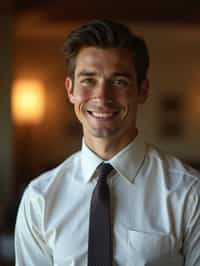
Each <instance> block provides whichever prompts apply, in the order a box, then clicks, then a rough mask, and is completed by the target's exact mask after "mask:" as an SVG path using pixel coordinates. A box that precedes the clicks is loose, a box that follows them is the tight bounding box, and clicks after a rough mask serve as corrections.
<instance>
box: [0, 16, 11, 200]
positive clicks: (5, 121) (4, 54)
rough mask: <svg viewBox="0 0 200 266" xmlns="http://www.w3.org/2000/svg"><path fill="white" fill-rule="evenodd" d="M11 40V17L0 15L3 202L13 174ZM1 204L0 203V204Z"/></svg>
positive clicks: (0, 180) (0, 182)
mask: <svg viewBox="0 0 200 266" xmlns="http://www.w3.org/2000/svg"><path fill="white" fill-rule="evenodd" d="M12 41H13V19H12V16H11V15H9V14H6V15H2V14H1V15H0V62H1V64H0V200H1V203H2V204H3V203H4V201H5V200H6V198H7V196H9V192H10V184H11V182H12V181H11V179H12V174H13V160H12V159H13V157H12V148H13V146H12V144H13V142H12V136H13V135H12V121H11V88H12V55H13V53H12V51H13V49H12V44H13V43H12ZM0 205H1V204H0Z"/></svg>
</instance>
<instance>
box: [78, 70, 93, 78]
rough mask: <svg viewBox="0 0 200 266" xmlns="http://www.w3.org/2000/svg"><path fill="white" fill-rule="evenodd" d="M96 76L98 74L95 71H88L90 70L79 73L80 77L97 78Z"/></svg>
mask: <svg viewBox="0 0 200 266" xmlns="http://www.w3.org/2000/svg"><path fill="white" fill-rule="evenodd" d="M95 75H96V72H94V71H88V70H83V71H81V72H79V73H78V75H77V76H78V77H81V76H88V77H91V76H95Z"/></svg>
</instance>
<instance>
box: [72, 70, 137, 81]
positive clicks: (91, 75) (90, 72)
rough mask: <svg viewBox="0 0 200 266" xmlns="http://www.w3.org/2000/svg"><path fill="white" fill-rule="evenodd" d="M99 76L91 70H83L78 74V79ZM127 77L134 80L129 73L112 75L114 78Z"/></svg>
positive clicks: (121, 72)
mask: <svg viewBox="0 0 200 266" xmlns="http://www.w3.org/2000/svg"><path fill="white" fill-rule="evenodd" d="M95 75H97V73H96V72H95V71H89V70H83V71H81V72H79V73H78V75H77V77H78V78H79V77H81V76H87V77H93V76H95ZM119 76H120V77H125V78H129V79H131V78H133V75H132V74H131V73H129V72H127V71H120V72H119V71H117V72H114V73H112V77H119Z"/></svg>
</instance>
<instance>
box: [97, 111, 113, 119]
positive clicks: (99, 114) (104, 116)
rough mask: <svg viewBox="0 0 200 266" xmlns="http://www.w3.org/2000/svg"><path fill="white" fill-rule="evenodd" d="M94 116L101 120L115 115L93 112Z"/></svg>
mask: <svg viewBox="0 0 200 266" xmlns="http://www.w3.org/2000/svg"><path fill="white" fill-rule="evenodd" d="M92 115H93V116H95V117H100V118H108V117H111V116H112V115H113V113H96V112H92Z"/></svg>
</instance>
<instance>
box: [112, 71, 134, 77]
mask: <svg viewBox="0 0 200 266" xmlns="http://www.w3.org/2000/svg"><path fill="white" fill-rule="evenodd" d="M113 76H114V77H118V76H121V77H125V78H133V75H131V73H129V72H126V71H123V72H114V73H113Z"/></svg>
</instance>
